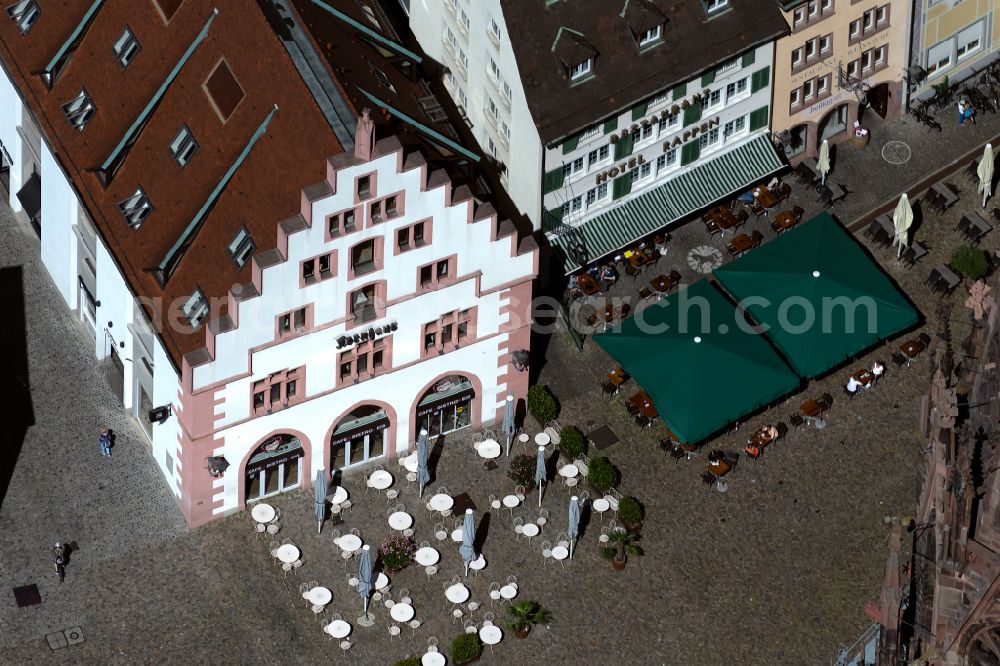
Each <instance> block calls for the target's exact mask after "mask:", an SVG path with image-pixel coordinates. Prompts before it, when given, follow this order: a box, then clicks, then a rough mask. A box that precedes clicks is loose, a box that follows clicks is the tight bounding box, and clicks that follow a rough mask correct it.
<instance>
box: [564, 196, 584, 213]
mask: <svg viewBox="0 0 1000 666" xmlns="http://www.w3.org/2000/svg"><path fill="white" fill-rule="evenodd" d="M582 207H583V197H573V198H572V199H570V200H569V201H567V202H566V203H564V204H563V205H562V213H563V217H568V216H570V215H572V214H573V213H578V212H580V209H581V208H582Z"/></svg>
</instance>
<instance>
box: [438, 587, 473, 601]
mask: <svg viewBox="0 0 1000 666" xmlns="http://www.w3.org/2000/svg"><path fill="white" fill-rule="evenodd" d="M444 596H445V597H446V598H447V599H448V601H450V602H451V603H453V604H464V603H465V602H466V601H467V600H468V599H469V588H467V587H466V586H465V585H462V584H461V583H457V584H455V585H452V586H451V587H449V588H448V589H447V590H445V591H444Z"/></svg>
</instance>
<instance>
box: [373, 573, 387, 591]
mask: <svg viewBox="0 0 1000 666" xmlns="http://www.w3.org/2000/svg"><path fill="white" fill-rule="evenodd" d="M388 584H389V577H388V576H386V575H385V574H384V573H382V572H381V571H380V572H379V574H378V578H376V579H375V589H376V590H384V589H385V587H386V586H387V585H388Z"/></svg>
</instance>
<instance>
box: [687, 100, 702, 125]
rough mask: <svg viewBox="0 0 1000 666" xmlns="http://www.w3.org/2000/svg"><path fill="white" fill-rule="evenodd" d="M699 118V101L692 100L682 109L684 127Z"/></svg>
mask: <svg viewBox="0 0 1000 666" xmlns="http://www.w3.org/2000/svg"><path fill="white" fill-rule="evenodd" d="M699 120H701V102H694V103H693V104H691V106H689V107H688V108H686V109H684V127H687V126H688V125H690V124H691V123H696V122H698V121H699Z"/></svg>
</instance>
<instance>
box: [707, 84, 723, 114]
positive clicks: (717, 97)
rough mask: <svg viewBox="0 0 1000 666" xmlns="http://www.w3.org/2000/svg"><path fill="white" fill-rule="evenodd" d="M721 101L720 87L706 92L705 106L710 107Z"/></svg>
mask: <svg viewBox="0 0 1000 666" xmlns="http://www.w3.org/2000/svg"><path fill="white" fill-rule="evenodd" d="M721 103H722V88H719V89H718V90H713V91H712V92H710V93H708V103H707V105H706V108H709V109H711V108H712V107H715V106H718V105H719V104H721Z"/></svg>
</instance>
